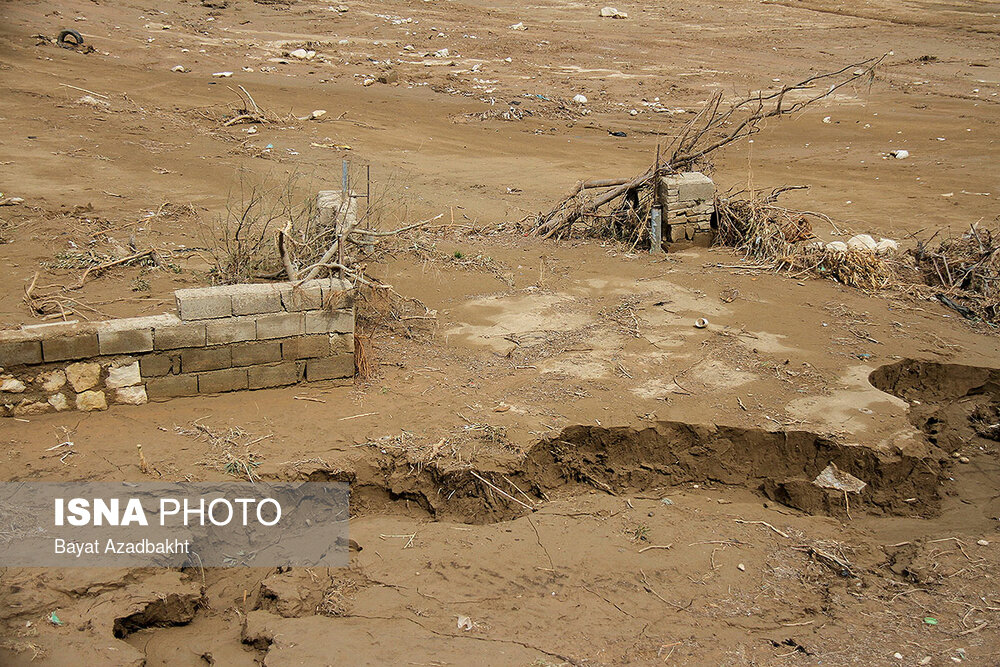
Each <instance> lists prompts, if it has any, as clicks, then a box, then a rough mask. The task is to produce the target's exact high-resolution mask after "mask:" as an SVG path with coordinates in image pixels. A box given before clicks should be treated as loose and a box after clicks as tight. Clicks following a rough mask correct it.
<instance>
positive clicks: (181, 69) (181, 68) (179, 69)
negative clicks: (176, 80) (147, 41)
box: [170, 65, 191, 74]
mask: <svg viewBox="0 0 1000 667" xmlns="http://www.w3.org/2000/svg"><path fill="white" fill-rule="evenodd" d="M170 71H171V72H180V73H181V74H185V73H187V72H190V71H191V70H189V69H188V68H187V67H184V65H174V66H173V67H171V68H170Z"/></svg>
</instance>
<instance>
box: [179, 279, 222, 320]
mask: <svg viewBox="0 0 1000 667" xmlns="http://www.w3.org/2000/svg"><path fill="white" fill-rule="evenodd" d="M174 298H175V299H176V300H177V313H178V314H179V315H180V318H181V319H182V320H184V321H191V320H210V319H216V318H219V317H232V314H233V297H232V293H231V291H230V290H229V288H227V287H197V288H194V289H179V290H177V291H175V292H174Z"/></svg>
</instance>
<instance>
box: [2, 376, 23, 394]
mask: <svg viewBox="0 0 1000 667" xmlns="http://www.w3.org/2000/svg"><path fill="white" fill-rule="evenodd" d="M0 391H6V392H8V393H11V394H23V393H24V383H23V382H21V381H20V380H18V379H17V378H4V380H3V382H0Z"/></svg>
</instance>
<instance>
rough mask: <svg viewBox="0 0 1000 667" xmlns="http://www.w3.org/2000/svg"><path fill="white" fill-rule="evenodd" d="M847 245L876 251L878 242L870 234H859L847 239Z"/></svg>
mask: <svg viewBox="0 0 1000 667" xmlns="http://www.w3.org/2000/svg"><path fill="white" fill-rule="evenodd" d="M847 247H848V248H850V249H851V250H862V251H868V252H874V251H875V248H876V247H878V243H876V242H875V239H873V238H872V237H871V236H870V235H868V234H857V235H855V236H852V237H851V238H849V239H848V240H847Z"/></svg>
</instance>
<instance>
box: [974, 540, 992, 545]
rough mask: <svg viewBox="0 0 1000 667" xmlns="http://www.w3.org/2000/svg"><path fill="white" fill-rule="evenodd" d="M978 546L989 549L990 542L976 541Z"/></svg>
mask: <svg viewBox="0 0 1000 667" xmlns="http://www.w3.org/2000/svg"><path fill="white" fill-rule="evenodd" d="M976 544H978V545H979V546H981V547H988V546H990V541H989V540H976Z"/></svg>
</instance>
